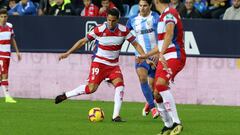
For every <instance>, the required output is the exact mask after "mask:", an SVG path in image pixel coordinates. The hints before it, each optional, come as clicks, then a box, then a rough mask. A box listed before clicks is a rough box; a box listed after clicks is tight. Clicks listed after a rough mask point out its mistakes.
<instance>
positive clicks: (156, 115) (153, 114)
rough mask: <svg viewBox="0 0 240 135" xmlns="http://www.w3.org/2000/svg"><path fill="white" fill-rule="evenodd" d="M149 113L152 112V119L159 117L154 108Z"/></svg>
mask: <svg viewBox="0 0 240 135" xmlns="http://www.w3.org/2000/svg"><path fill="white" fill-rule="evenodd" d="M151 112H152V117H153V119H156V118H158V116H159V115H160V114H159V112H158V110H157V108H156V107H154V108H152V109H151Z"/></svg>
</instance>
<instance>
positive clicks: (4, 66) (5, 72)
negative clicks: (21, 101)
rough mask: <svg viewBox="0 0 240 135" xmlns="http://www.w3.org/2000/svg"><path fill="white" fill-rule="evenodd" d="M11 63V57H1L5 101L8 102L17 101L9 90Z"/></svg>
mask: <svg viewBox="0 0 240 135" xmlns="http://www.w3.org/2000/svg"><path fill="white" fill-rule="evenodd" d="M9 63H10V59H9V58H2V59H0V64H1V67H2V68H1V70H2V71H1V78H2V79H1V88H2V90H3V93H4V96H5V102H6V103H16V102H17V101H16V100H14V99H13V98H12V97H11V96H10V94H9V90H8V85H9V83H8V69H9Z"/></svg>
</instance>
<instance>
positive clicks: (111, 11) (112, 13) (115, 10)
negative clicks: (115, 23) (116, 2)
mask: <svg viewBox="0 0 240 135" xmlns="http://www.w3.org/2000/svg"><path fill="white" fill-rule="evenodd" d="M107 14H108V15H112V16H116V17H117V18H119V17H120V13H119V11H118V9H116V8H112V9H109V10H108V13H107Z"/></svg>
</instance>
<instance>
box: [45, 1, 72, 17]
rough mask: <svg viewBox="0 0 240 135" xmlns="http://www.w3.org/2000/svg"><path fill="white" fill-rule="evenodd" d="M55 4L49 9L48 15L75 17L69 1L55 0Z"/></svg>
mask: <svg viewBox="0 0 240 135" xmlns="http://www.w3.org/2000/svg"><path fill="white" fill-rule="evenodd" d="M55 2H56V4H55V5H54V6H52V7H50V13H49V14H50V15H54V16H65V15H75V10H74V8H73V6H72V4H71V1H70V0H55Z"/></svg>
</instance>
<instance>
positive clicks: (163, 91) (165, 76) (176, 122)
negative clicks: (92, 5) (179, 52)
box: [155, 59, 183, 135]
mask: <svg viewBox="0 0 240 135" xmlns="http://www.w3.org/2000/svg"><path fill="white" fill-rule="evenodd" d="M167 64H168V68H169V69H168V70H165V69H164V68H163V66H162V64H161V62H159V63H158V68H157V72H156V84H155V87H156V90H157V91H158V92H159V93H160V95H161V97H162V99H163V105H164V107H165V109H166V111H167V112H168V115H169V116H170V117H171V119H172V121H173V125H172V131H171V133H170V135H178V134H180V132H181V131H182V129H183V127H182V125H181V122H180V119H179V117H178V113H177V108H176V104H175V100H174V97H173V95H172V93H171V92H170V90H169V86H168V85H169V80H170V79H173V78H174V76H175V75H176V74H177V73H178V72H179V71H180V70H181V69H182V68H183V66H182V64H181V61H179V60H177V59H170V60H168V61H167Z"/></svg>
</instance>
